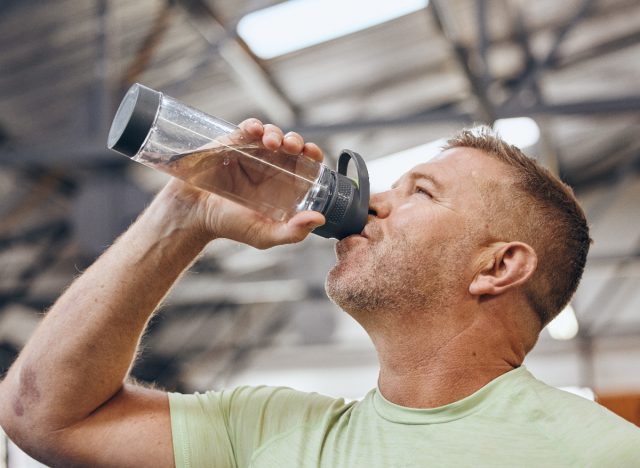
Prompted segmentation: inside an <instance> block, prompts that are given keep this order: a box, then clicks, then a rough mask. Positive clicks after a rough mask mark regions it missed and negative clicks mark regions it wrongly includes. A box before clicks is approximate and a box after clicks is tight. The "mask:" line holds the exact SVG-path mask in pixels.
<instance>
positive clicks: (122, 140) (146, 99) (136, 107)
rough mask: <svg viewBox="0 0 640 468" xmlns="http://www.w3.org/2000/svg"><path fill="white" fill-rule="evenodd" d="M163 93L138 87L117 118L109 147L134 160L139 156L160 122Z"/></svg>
mask: <svg viewBox="0 0 640 468" xmlns="http://www.w3.org/2000/svg"><path fill="white" fill-rule="evenodd" d="M161 100H162V93H160V92H158V91H154V90H153V89H150V88H147V87H146V86H143V85H141V84H140V83H136V84H134V85H133V86H131V87H130V88H129V90H128V91H127V94H126V95H125V96H124V98H123V99H122V102H121V103H120V107H118V111H117V112H116V115H115V117H114V118H113V123H112V124H111V129H110V130H109V137H108V139H107V146H108V147H109V148H110V149H112V150H115V151H117V152H119V153H122V154H124V155H125V156H129V157H130V158H131V157H133V156H135V155H136V154H138V151H140V149H141V148H142V146H143V145H144V142H145V141H146V139H147V135H148V134H149V130H151V128H152V127H153V124H154V123H155V120H156V115H157V113H158V109H159V108H160V101H161Z"/></svg>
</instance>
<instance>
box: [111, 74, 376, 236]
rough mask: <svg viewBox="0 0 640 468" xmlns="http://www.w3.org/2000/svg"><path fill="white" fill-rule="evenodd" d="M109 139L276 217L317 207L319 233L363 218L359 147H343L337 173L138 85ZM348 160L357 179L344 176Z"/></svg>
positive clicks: (343, 232) (360, 223) (352, 229)
mask: <svg viewBox="0 0 640 468" xmlns="http://www.w3.org/2000/svg"><path fill="white" fill-rule="evenodd" d="M108 146H109V148H111V149H113V150H115V151H118V152H120V153H122V154H124V155H126V156H129V157H131V158H132V159H133V160H134V161H137V162H139V163H142V164H145V165H147V166H150V167H153V168H154V169H157V170H160V171H162V172H166V173H168V174H170V175H172V176H174V177H177V178H179V179H182V180H184V181H186V182H188V183H190V184H192V185H195V186H196V187H199V188H201V189H204V190H207V191H210V192H213V193H216V194H218V195H221V196H223V197H226V198H228V199H230V200H232V201H234V202H236V203H239V204H241V205H243V206H246V207H248V208H251V209H253V210H255V211H257V212H259V213H261V214H263V215H265V216H267V217H269V218H271V219H273V220H276V221H284V220H287V219H289V218H290V217H292V216H293V215H294V214H295V213H297V212H299V211H303V210H315V211H319V212H321V213H322V214H324V215H325V217H326V219H327V223H326V224H325V225H324V226H320V227H319V228H317V229H316V230H315V231H314V233H316V234H318V235H321V236H323V237H335V238H338V239H341V238H343V237H346V236H348V235H350V234H354V233H359V232H361V231H362V229H363V228H364V225H365V224H366V220H367V214H368V205H369V178H368V173H367V169H366V165H365V163H364V161H363V160H362V158H361V157H360V156H359V155H358V154H357V153H354V152H351V151H343V152H342V154H341V155H340V158H339V167H338V172H336V171H333V170H332V169H330V168H329V167H327V166H325V165H323V164H320V163H318V162H316V161H314V160H312V159H310V158H308V157H306V156H304V155H297V156H292V155H290V154H286V153H284V152H283V151H271V150H269V149H267V148H265V147H264V146H263V145H262V144H261V143H260V142H258V141H248V140H247V139H246V137H244V136H243V134H242V132H241V131H240V129H239V128H238V127H237V126H235V125H233V124H230V123H229V122H226V121H224V120H222V119H219V118H216V117H212V116H210V115H207V114H205V113H204V112H201V111H199V110H197V109H194V108H192V107H189V106H187V105H185V104H183V103H181V102H179V101H177V100H175V99H173V98H170V97H168V96H165V95H163V94H162V93H160V92H158V91H154V90H152V89H150V88H147V87H145V86H142V85H140V84H134V85H133V86H132V87H131V88H130V89H129V91H128V92H127V94H126V95H125V97H124V98H123V100H122V102H121V104H120V107H119V108H118V111H117V112H116V115H115V117H114V120H113V123H112V125H111V130H110V132H109V137H108ZM350 160H353V161H354V162H355V164H356V167H357V170H358V179H359V180H358V183H357V184H356V183H355V182H354V181H353V180H351V179H349V178H347V177H346V169H347V165H348V163H349V161H350Z"/></svg>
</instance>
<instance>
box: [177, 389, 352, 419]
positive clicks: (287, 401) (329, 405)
mask: <svg viewBox="0 0 640 468" xmlns="http://www.w3.org/2000/svg"><path fill="white" fill-rule="evenodd" d="M169 399H170V403H171V411H172V413H173V412H174V411H175V412H190V413H199V414H201V415H208V416H213V417H215V418H218V417H220V418H223V419H225V420H227V421H228V420H229V419H230V418H243V417H244V418H248V417H253V418H256V417H260V416H274V417H275V416H277V417H279V418H281V419H286V420H288V423H295V422H297V421H295V420H300V421H299V422H302V421H304V420H308V419H314V418H317V417H320V416H321V415H322V414H323V413H325V412H326V411H330V410H332V409H339V408H341V407H342V406H343V405H345V402H344V400H343V399H337V398H333V397H330V396H326V395H321V394H319V393H314V392H311V393H307V392H301V391H298V390H294V389H292V388H288V387H271V386H264V385H262V386H255V387H254V386H240V387H237V388H234V389H229V390H221V391H208V392H205V393H194V394H189V395H185V394H178V393H171V394H169Z"/></svg>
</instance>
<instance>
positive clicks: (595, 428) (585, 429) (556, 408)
mask: <svg viewBox="0 0 640 468" xmlns="http://www.w3.org/2000/svg"><path fill="white" fill-rule="evenodd" d="M528 380H529V382H528V391H529V392H530V393H531V394H532V398H533V399H534V400H536V402H535V403H534V405H533V408H532V413H531V419H532V422H534V423H535V424H536V425H537V427H538V428H539V429H540V430H541V431H542V432H543V433H544V434H545V435H546V436H547V437H549V438H550V439H553V440H555V441H558V442H562V445H563V446H564V447H566V449H567V450H569V451H572V452H573V453H574V455H575V456H576V457H577V458H579V459H581V460H585V462H587V461H589V463H593V462H594V461H596V460H598V461H600V460H602V461H605V460H607V461H609V462H619V463H621V462H622V461H626V460H629V461H631V460H637V459H638V457H640V428H638V427H637V426H635V425H634V424H631V423H630V422H628V421H626V420H625V419H623V418H621V417H620V416H618V415H616V414H614V413H613V412H611V411H609V410H608V409H606V408H605V407H604V406H602V405H600V404H598V403H596V402H593V401H591V400H588V399H586V398H583V397H580V396H578V395H574V394H572V393H569V392H567V391H564V390H560V389H558V388H555V387H551V386H549V385H547V384H545V383H544V382H541V381H540V380H537V379H535V378H534V377H533V376H531V378H530V379H528Z"/></svg>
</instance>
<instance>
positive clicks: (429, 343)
mask: <svg viewBox="0 0 640 468" xmlns="http://www.w3.org/2000/svg"><path fill="white" fill-rule="evenodd" d="M424 328H428V329H427V330H426V331H425V330H424ZM411 329H412V330H416V331H418V333H413V332H412V334H410V335H407V328H406V327H405V328H404V330H403V331H402V333H400V332H398V333H394V332H393V331H392V330H389V329H386V332H385V333H384V334H383V333H377V334H372V336H371V338H372V340H373V342H374V345H375V347H376V350H377V352H378V359H379V361H380V376H379V380H378V387H379V388H380V391H381V393H382V395H383V396H384V397H385V398H386V399H387V400H389V401H391V402H393V403H395V404H398V405H401V406H407V407H413V408H435V407H438V406H443V405H446V404H449V403H453V402H455V401H458V400H461V399H463V398H465V397H467V396H469V395H471V394H472V393H474V392H476V391H477V390H479V389H480V388H482V387H483V386H484V385H486V384H487V383H489V382H490V381H492V380H493V379H495V378H496V377H499V376H500V375H502V374H504V373H505V372H508V371H510V370H512V369H514V368H516V367H519V366H520V365H521V364H522V361H523V360H524V356H525V354H526V348H527V347H526V345H525V344H523V343H522V340H520V339H518V334H517V333H513V331H512V330H510V329H509V328H508V327H505V324H504V323H502V322H500V321H499V320H495V316H494V315H493V314H486V315H485V316H483V315H482V314H478V315H476V318H475V319H474V320H473V321H469V322H468V323H466V324H464V325H462V326H461V325H459V324H458V325H457V327H454V326H448V327H447V326H446V324H445V326H444V327H440V328H438V327H435V326H432V327H425V326H424V324H423V325H422V327H420V326H414V327H411Z"/></svg>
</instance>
